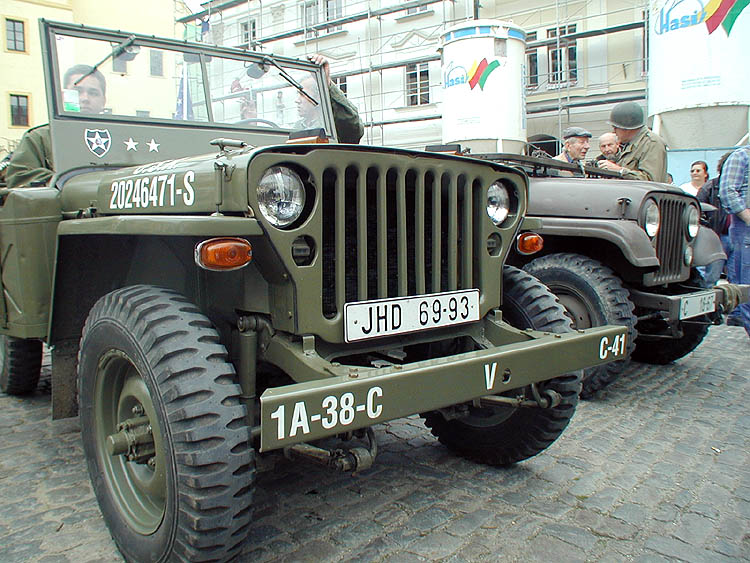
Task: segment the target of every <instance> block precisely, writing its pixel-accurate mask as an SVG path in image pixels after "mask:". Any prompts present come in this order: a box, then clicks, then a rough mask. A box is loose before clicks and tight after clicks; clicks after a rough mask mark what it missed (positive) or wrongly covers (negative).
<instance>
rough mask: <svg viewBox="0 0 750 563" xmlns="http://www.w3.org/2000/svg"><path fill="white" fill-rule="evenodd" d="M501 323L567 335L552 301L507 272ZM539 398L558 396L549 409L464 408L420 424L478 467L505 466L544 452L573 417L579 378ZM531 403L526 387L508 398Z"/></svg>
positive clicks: (554, 385) (565, 379) (557, 381)
mask: <svg viewBox="0 0 750 563" xmlns="http://www.w3.org/2000/svg"><path fill="white" fill-rule="evenodd" d="M503 318H504V319H505V320H506V321H507V322H508V323H509V324H511V325H512V326H514V327H516V328H519V329H524V328H533V329H536V330H544V331H549V332H569V331H570V330H571V326H570V320H569V319H568V317H567V316H566V314H565V309H563V307H562V306H561V305H560V304H559V303H558V301H557V299H556V298H555V296H554V295H552V294H551V293H550V292H549V290H548V289H547V288H546V287H544V285H542V284H541V283H540V282H539V281H538V280H536V279H535V278H533V277H532V276H530V275H529V274H527V273H525V272H522V271H521V270H519V269H517V268H514V267H512V266H505V267H504V268H503ZM537 388H538V389H539V391H540V393H542V394H544V391H546V390H551V391H554V392H556V393H557V394H559V395H560V399H561V400H560V403H559V404H558V405H557V406H555V407H550V408H539V407H511V406H507V407H505V406H502V407H500V406H492V407H481V408H478V407H474V406H470V407H468V414H466V415H465V416H462V417H460V418H450V419H446V418H445V417H444V416H443V414H442V413H441V412H440V411H432V412H429V413H426V414H425V415H424V418H425V424H426V425H427V427H428V428H430V430H431V431H432V433H433V434H434V435H435V436H436V437H437V438H438V439H439V440H440V442H441V443H442V444H444V445H445V446H447V447H448V448H449V449H451V450H452V451H454V452H456V453H458V454H459V455H462V456H464V457H467V458H469V459H472V460H474V461H477V462H480V463H486V464H489V465H510V464H512V463H516V462H519V461H522V460H524V459H528V458H530V457H532V456H535V455H536V454H538V453H540V452H542V451H543V450H545V449H547V448H548V447H549V446H550V445H551V444H552V443H553V442H554V441H555V440H556V439H557V438H558V437H559V436H560V434H562V432H563V430H564V429H565V427H566V426H567V425H568V423H569V422H570V419H571V418H572V417H573V414H574V413H575V409H576V405H577V404H578V394H579V392H580V390H581V376H580V373H573V374H566V375H562V376H560V377H556V378H554V379H550V380H548V381H544V382H542V383H539V384H537ZM519 393H520V394H522V395H523V396H524V398H525V399H531V398H532V392H531V389H530V388H529V387H526V388H524V389H520V390H519V389H515V390H513V391H510V392H509V393H508V394H509V395H511V396H517V395H519Z"/></svg>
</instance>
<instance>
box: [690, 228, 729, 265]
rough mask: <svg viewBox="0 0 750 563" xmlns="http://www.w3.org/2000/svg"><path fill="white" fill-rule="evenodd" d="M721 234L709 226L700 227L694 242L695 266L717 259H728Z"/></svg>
mask: <svg viewBox="0 0 750 563" xmlns="http://www.w3.org/2000/svg"><path fill="white" fill-rule="evenodd" d="M726 259H727V255H726V254H724V249H723V248H722V246H721V240H720V239H719V235H717V234H716V233H715V232H714V231H712V230H711V229H709V228H707V227H701V228H700V229H698V236H697V237H695V243H694V244H693V264H692V265H693V266H705V265H706V264H710V263H711V262H716V261H717V260H726Z"/></svg>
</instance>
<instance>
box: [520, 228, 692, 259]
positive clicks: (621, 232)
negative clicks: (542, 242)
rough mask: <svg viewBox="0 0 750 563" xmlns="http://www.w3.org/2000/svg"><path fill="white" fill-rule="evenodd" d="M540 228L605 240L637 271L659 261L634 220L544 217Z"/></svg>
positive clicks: (543, 231)
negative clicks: (615, 247) (618, 250)
mask: <svg viewBox="0 0 750 563" xmlns="http://www.w3.org/2000/svg"><path fill="white" fill-rule="evenodd" d="M542 225H543V227H542V228H541V229H540V230H539V231H538V232H539V234H541V235H542V236H545V235H556V236H564V237H574V238H592V239H602V240H606V241H608V242H610V243H612V244H614V245H615V246H617V248H619V249H620V252H622V254H623V256H624V257H625V258H626V259H627V261H628V262H630V263H631V264H632V265H633V266H635V267H637V268H649V267H659V259H658V258H657V256H656V252H655V251H654V247H653V246H651V240H649V238H648V235H646V232H645V231H644V230H643V229H642V228H641V227H640V226H639V225H638V224H637V223H635V221H627V220H614V219H580V218H569V217H543V218H542ZM524 226H525V225H524ZM701 230H703V229H701Z"/></svg>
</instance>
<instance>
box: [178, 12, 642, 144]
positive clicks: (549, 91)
mask: <svg viewBox="0 0 750 563" xmlns="http://www.w3.org/2000/svg"><path fill="white" fill-rule="evenodd" d="M201 7H202V11H201V12H199V13H197V14H195V15H194V16H190V17H188V18H183V19H182V20H181V21H182V22H184V23H198V24H199V25H200V28H201V30H202V33H201V37H202V39H203V40H204V41H208V42H212V43H217V44H222V45H227V46H235V47H240V48H249V49H259V50H263V51H267V52H269V53H272V54H279V55H285V56H292V57H305V56H307V55H310V54H313V53H321V54H322V55H324V56H326V57H327V58H328V59H329V60H330V62H331V70H332V75H333V77H334V80H335V81H336V82H337V83H338V84H339V85H340V86H341V87H342V89H343V90H344V91H345V92H346V94H347V96H348V97H349V99H350V100H352V101H353V102H354V103H355V104H356V105H357V107H358V108H359V110H360V113H361V115H362V116H363V118H364V120H365V122H366V124H367V128H366V133H365V139H364V141H363V142H368V143H372V144H383V145H390V146H398V147H405V148H423V147H424V146H425V145H428V144H436V143H440V142H441V141H442V127H441V117H442V111H443V107H442V104H443V97H444V88H445V87H446V82H445V80H444V77H443V75H442V74H443V69H442V65H441V47H442V39H443V38H442V36H443V34H444V32H445V30H446V29H447V28H450V26H452V25H455V24H457V23H461V22H466V21H467V20H471V19H482V20H484V19H496V20H505V21H509V22H512V23H513V24H515V25H516V26H518V27H520V28H521V29H523V31H524V32H525V34H526V55H525V57H526V60H525V61H524V67H525V88H524V92H523V93H522V94H523V95H522V96H520V98H525V105H526V114H527V121H526V131H527V136H528V138H529V139H530V140H539V139H546V138H549V139H557V138H559V137H560V132H561V131H562V129H564V128H565V127H567V126H568V125H571V124H575V125H580V126H583V127H586V128H588V129H589V130H591V131H592V132H593V133H595V134H598V133H602V132H604V131H607V130H609V126H608V125H607V124H606V123H605V120H606V118H607V116H608V114H609V111H610V109H611V107H612V105H613V104H614V103H616V102H618V101H622V100H636V101H641V102H643V101H644V100H645V91H646V90H645V89H646V71H647V69H646V63H645V60H646V59H645V53H646V38H647V36H646V33H645V21H646V18H647V7H646V4H645V2H640V1H639V2H632V1H624V0H594V1H591V0H589V1H576V0H567V1H566V0H558V1H557V2H555V1H550V0H530V1H507V0H505V1H502V0H487V1H482V2H481V4H480V3H479V2H456V1H448V0H411V1H409V2H398V1H396V0H380V1H370V2H367V1H359V0H302V1H292V0H275V1H274V0H271V1H268V0H265V1H261V0H250V1H247V0H243V1H239V0H223V1H222V0H215V1H213V2H209V3H205V4H202V6H201ZM522 106H523V104H519V106H518V107H498V108H497V111H500V112H502V111H507V112H519V111H522ZM550 150H554V145H553V148H551V149H550Z"/></svg>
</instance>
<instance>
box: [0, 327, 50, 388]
mask: <svg viewBox="0 0 750 563" xmlns="http://www.w3.org/2000/svg"><path fill="white" fill-rule="evenodd" d="M0 338H2V339H3V342H2V343H0V345H2V346H3V348H4V353H5V357H4V361H3V365H2V367H1V368H0V369H2V374H0V384H1V385H0V387H1V389H2V391H3V392H5V393H7V394H8V395H27V394H29V393H33V392H34V390H35V389H36V387H37V385H38V384H39V377H40V375H41V371H42V342H41V340H27V339H24V338H14V337H12V336H2V337H0Z"/></svg>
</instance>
